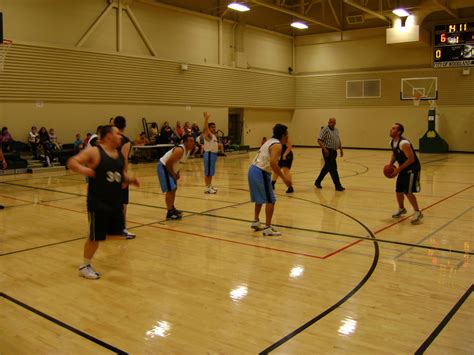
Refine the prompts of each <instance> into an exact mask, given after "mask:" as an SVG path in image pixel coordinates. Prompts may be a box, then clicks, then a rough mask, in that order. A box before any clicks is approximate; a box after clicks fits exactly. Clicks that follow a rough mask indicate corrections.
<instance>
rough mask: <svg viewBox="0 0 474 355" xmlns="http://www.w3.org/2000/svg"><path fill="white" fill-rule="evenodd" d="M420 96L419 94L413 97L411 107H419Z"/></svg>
mask: <svg viewBox="0 0 474 355" xmlns="http://www.w3.org/2000/svg"><path fill="white" fill-rule="evenodd" d="M421 98H422V95H421V94H416V95H415V96H414V97H413V106H420V101H421Z"/></svg>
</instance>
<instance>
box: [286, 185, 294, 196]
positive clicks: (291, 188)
mask: <svg viewBox="0 0 474 355" xmlns="http://www.w3.org/2000/svg"><path fill="white" fill-rule="evenodd" d="M292 192H295V190H293V186H290V187H289V188H288V189H287V190H286V193H287V194H291V193H292Z"/></svg>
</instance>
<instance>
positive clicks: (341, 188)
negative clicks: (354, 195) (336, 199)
mask: <svg viewBox="0 0 474 355" xmlns="http://www.w3.org/2000/svg"><path fill="white" fill-rule="evenodd" d="M345 189H346V188H345V187H342V186H338V187H336V191H344V190H345Z"/></svg>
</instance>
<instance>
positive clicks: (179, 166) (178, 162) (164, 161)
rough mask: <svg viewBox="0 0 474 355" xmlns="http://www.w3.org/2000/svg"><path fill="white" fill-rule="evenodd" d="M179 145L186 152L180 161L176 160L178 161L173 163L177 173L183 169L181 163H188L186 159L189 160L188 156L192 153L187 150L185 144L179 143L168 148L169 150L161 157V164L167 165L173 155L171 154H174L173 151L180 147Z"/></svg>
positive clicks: (174, 170)
mask: <svg viewBox="0 0 474 355" xmlns="http://www.w3.org/2000/svg"><path fill="white" fill-rule="evenodd" d="M179 147H181V148H183V150H184V153H183V156H182V157H181V159H179V160H178V161H176V162H175V163H174V164H173V172H174V173H175V174H177V173H178V172H179V170H180V169H181V164H184V163H186V160H188V156H189V153H190V152H188V151H186V147H185V146H184V144H180V145H178V146H177V147H174V148H171V149H170V150H168V151H167V152H166V154H165V155H163V156H162V157H161V158H160V162H161V164H163V165H166V162H167V161H168V159H169V158H170V157H171V154H173V152H174V150H175V149H179Z"/></svg>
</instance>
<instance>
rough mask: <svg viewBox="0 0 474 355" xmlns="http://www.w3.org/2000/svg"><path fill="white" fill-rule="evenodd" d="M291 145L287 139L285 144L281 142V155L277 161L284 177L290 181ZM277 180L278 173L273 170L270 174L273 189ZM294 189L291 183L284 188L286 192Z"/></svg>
mask: <svg viewBox="0 0 474 355" xmlns="http://www.w3.org/2000/svg"><path fill="white" fill-rule="evenodd" d="M292 148H293V146H292V145H291V142H290V141H289V140H288V141H287V142H286V144H282V146H281V155H280V160H279V161H278V166H279V167H280V169H281V172H282V173H283V175H285V177H286V178H287V179H288V180H290V181H292V178H291V172H290V169H291V165H292V164H293V151H292ZM277 180H278V175H277V174H276V173H275V172H273V174H272V188H273V190H275V184H276V182H277ZM294 191H295V190H294V189H293V185H292V186H290V187H288V189H287V190H286V193H291V192H294Z"/></svg>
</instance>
